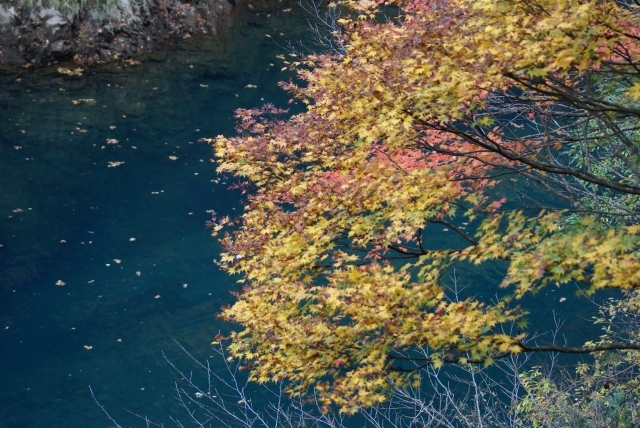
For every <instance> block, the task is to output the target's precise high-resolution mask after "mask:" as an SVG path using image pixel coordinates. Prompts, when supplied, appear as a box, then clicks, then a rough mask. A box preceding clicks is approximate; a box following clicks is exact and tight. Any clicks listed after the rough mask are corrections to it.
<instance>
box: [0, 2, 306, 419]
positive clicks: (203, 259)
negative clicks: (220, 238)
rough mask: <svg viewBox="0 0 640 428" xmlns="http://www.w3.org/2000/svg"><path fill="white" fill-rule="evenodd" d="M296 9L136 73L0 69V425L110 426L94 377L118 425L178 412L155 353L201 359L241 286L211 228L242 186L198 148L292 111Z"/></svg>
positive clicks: (240, 17)
mask: <svg viewBox="0 0 640 428" xmlns="http://www.w3.org/2000/svg"><path fill="white" fill-rule="evenodd" d="M290 3H291V4H287V3H286V2H281V3H279V4H278V7H275V8H274V9H272V10H270V11H268V12H269V13H270V16H269V17H267V16H266V13H263V14H256V13H255V12H254V13H251V14H249V13H247V11H246V9H245V8H243V7H239V8H237V10H236V12H235V14H234V15H233V16H232V17H231V21H230V23H229V24H228V25H227V26H226V27H225V28H221V30H220V32H221V35H220V36H218V37H216V38H214V39H198V40H194V39H190V40H186V41H183V42H180V43H178V44H173V45H169V46H166V47H164V48H162V50H161V51H158V52H156V53H155V54H154V55H153V57H152V58H150V60H149V61H147V62H144V63H143V64H142V65H137V66H126V67H125V66H110V67H105V68H101V69H95V70H88V71H87V72H85V73H84V75H83V76H82V77H69V76H64V75H61V74H60V73H58V72H57V71H56V70H55V69H52V70H45V71H25V72H22V73H20V75H19V76H16V75H4V76H0V124H1V126H0V245H2V247H0V334H1V335H2V336H1V338H0V343H1V345H0V347H1V350H2V351H1V352H0V379H1V381H0V384H1V385H2V387H1V388H0V403H1V404H0V426H2V427H88V426H92V427H94V426H108V425H109V421H108V420H106V418H105V417H104V415H103V414H102V413H101V412H100V410H99V409H98V407H97V406H96V404H95V403H94V402H93V400H92V399H91V396H90V394H89V389H88V385H91V387H92V388H93V390H94V392H95V393H96V396H97V397H98V398H99V400H100V401H101V403H102V404H103V405H105V406H106V408H107V409H108V410H109V411H110V413H111V414H112V415H113V416H114V417H116V419H118V421H119V423H120V424H122V425H123V426H129V425H138V424H139V423H140V422H139V421H137V420H136V419H135V418H133V417H132V416H131V415H130V414H129V413H127V412H126V411H125V410H124V409H125V408H126V409H128V410H131V411H134V412H139V413H143V414H148V415H151V416H154V417H157V419H159V420H161V421H162V420H163V418H164V420H165V421H166V420H167V419H166V416H167V415H168V414H169V413H171V412H173V411H172V410H171V409H174V410H175V404H174V402H175V400H174V399H173V393H172V390H171V389H172V385H173V381H174V380H175V373H172V372H171V370H170V369H169V368H168V366H167V364H166V362H165V361H164V359H163V357H162V354H161V352H162V351H165V352H166V353H167V355H168V356H175V357H176V358H179V357H180V355H181V351H179V349H178V347H177V345H176V343H175V342H174V340H179V342H180V343H181V344H182V345H184V346H185V347H187V348H189V349H191V350H194V353H196V354H198V356H200V357H203V358H207V357H208V356H209V353H210V350H209V349H208V348H209V347H208V344H209V343H210V342H211V340H212V339H213V337H214V336H215V335H216V333H217V332H218V331H219V330H220V329H222V330H223V331H224V330H225V329H227V328H228V327H227V326H225V325H222V324H221V323H220V322H219V321H218V320H216V318H215V314H216V313H217V312H218V310H219V308H220V307H221V305H223V304H225V303H229V302H231V295H230V293H229V290H230V289H233V288H234V284H233V282H232V279H230V278H229V277H227V276H226V275H225V274H223V273H221V272H220V271H218V270H217V268H216V266H215V264H214V263H213V262H212V260H213V259H214V258H215V257H217V255H218V253H219V250H220V249H219V246H218V243H217V241H216V240H215V239H213V238H212V237H211V236H210V234H209V231H208V230H207V229H206V228H205V225H204V223H205V221H206V220H209V219H210V218H211V215H210V214H209V213H207V210H215V211H216V212H217V213H218V214H219V215H233V214H234V213H236V212H238V210H239V209H240V203H239V202H238V201H239V200H240V194H239V192H235V191H230V190H228V186H229V185H230V184H231V181H230V180H228V179H227V178H226V177H223V176H219V175H217V174H216V172H215V165H214V164H213V163H211V162H210V159H211V156H212V151H211V148H210V147H209V146H207V145H205V144H202V143H198V142H197V141H198V139H199V138H202V137H209V136H216V135H218V134H223V133H224V134H231V133H233V132H234V130H233V118H232V116H233V111H234V109H236V108H238V107H240V106H243V107H249V106H259V105H261V104H262V103H264V102H267V101H268V102H273V103H277V104H280V105H285V103H286V101H287V100H288V98H287V97H286V94H284V93H283V92H282V91H281V90H280V89H279V88H278V86H277V82H278V81H279V80H282V79H288V78H289V75H288V74H287V73H286V72H281V71H280V70H281V68H282V67H283V64H282V61H281V60H279V59H277V58H275V57H276V55H280V54H282V53H283V52H284V50H283V48H282V47H281V45H283V44H284V42H285V41H287V40H294V41H295V40H298V38H300V37H304V36H305V31H306V26H307V24H306V20H304V19H302V17H301V15H300V14H299V13H297V9H296V7H295V3H294V2H290ZM286 7H293V8H294V10H293V11H292V12H282V11H281V9H283V8H286ZM269 33H271V34H269ZM281 33H282V34H281ZM265 34H269V35H271V37H266V36H265ZM270 64H273V65H270ZM247 85H255V86H257V88H247V87H246V86H247ZM74 100H76V104H74V102H73V101H74ZM78 100H94V101H88V102H87V101H78ZM115 140H117V142H116V141H115ZM172 156H175V160H172V158H170V157H172ZM109 162H116V163H119V162H124V163H122V164H111V165H115V166H111V167H110V164H109ZM59 281H61V282H59ZM56 283H58V284H62V283H64V285H56ZM85 347H91V348H90V349H87V348H85ZM173 413H179V411H176V412H173Z"/></svg>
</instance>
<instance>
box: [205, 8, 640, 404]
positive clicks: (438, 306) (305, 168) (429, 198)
mask: <svg viewBox="0 0 640 428" xmlns="http://www.w3.org/2000/svg"><path fill="white" fill-rule="evenodd" d="M352 6H353V7H354V8H355V9H356V10H359V11H361V13H362V15H360V16H359V17H357V18H355V19H347V18H345V19H343V20H342V22H341V24H342V25H343V26H344V28H345V35H344V39H343V43H344V46H345V49H346V55H344V56H337V55H335V54H334V55H330V54H325V55H316V56H311V57H309V58H306V59H304V60H303V61H302V63H301V64H299V65H300V70H299V75H300V77H301V78H303V79H304V80H305V81H306V82H307V85H306V86H305V87H304V88H300V87H297V86H295V85H294V84H291V83H290V84H285V85H284V86H285V88H286V89H288V90H290V91H292V93H293V94H294V95H295V96H297V97H298V98H300V99H301V100H303V101H304V102H305V103H307V110H306V112H304V113H302V114H298V115H296V116H294V117H292V118H290V119H288V120H287V121H274V120H268V119H267V117H273V116H274V115H276V114H278V113H282V111H280V110H277V109H275V108H273V107H271V106H266V107H264V108H263V109H261V110H239V111H238V118H239V121H240V125H239V126H240V129H241V131H242V134H241V135H240V136H239V137H235V138H226V137H222V136H220V137H217V138H216V139H215V140H209V141H210V142H212V143H213V144H214V146H215V152H216V156H217V157H218V158H219V160H220V164H219V171H221V172H230V173H232V174H234V175H236V176H238V177H242V178H243V179H245V180H248V181H249V182H251V183H252V184H253V185H254V192H253V194H251V196H250V197H249V202H248V204H247V206H246V208H245V213H244V214H243V215H242V219H241V226H240V228H239V229H238V230H237V231H235V232H234V233H233V234H232V235H226V236H225V237H224V238H223V244H224V245H225V248H226V252H225V254H223V256H222V259H221V262H222V263H225V264H226V265H227V266H228V270H229V272H230V273H232V274H240V275H242V279H241V282H242V283H244V288H243V290H242V291H241V292H240V293H238V301H237V302H236V303H235V304H234V305H232V306H230V307H227V308H225V309H224V310H223V312H222V317H223V318H224V319H226V320H229V321H233V322H236V323H239V324H241V325H242V326H243V327H244V330H242V331H240V332H237V333H233V335H232V338H231V339H232V342H231V344H230V347H229V349H230V351H231V353H232V355H233V356H235V357H241V358H244V359H246V360H247V361H248V364H249V365H250V367H251V368H252V372H251V376H252V378H253V379H254V380H257V381H260V382H265V381H269V380H279V379H288V380H289V381H291V383H290V385H291V386H290V388H291V390H292V391H296V392H305V391H308V390H309V389H310V388H314V389H315V391H316V392H317V393H318V395H319V397H320V398H321V400H323V402H324V403H325V404H327V405H330V404H336V405H338V406H339V407H340V409H341V410H342V411H344V412H347V413H353V412H355V411H357V409H358V408H359V407H361V406H370V405H373V404H375V403H378V402H381V401H383V400H384V399H385V396H386V395H385V394H386V389H387V387H388V385H389V383H388V381H389V379H392V380H393V381H395V382H396V383H402V382H419V377H418V375H417V372H415V371H411V370H409V371H404V370H402V369H403V368H404V367H402V366H401V365H397V364H396V365H394V361H396V360H394V358H396V359H397V358H401V357H402V355H401V354H402V353H403V352H404V353H405V355H407V354H406V352H408V351H410V350H412V349H425V348H429V349H431V350H434V351H442V353H438V352H434V353H432V354H431V357H429V358H425V359H424V360H422V361H420V360H419V359H417V360H414V362H415V363H416V364H417V365H419V364H434V365H436V366H438V365H441V364H443V362H447V361H456V362H461V363H465V362H470V361H473V362H478V361H482V362H485V363H487V364H488V363H490V362H491V361H492V359H493V358H496V357H497V356H500V355H504V354H506V353H518V352H520V351H521V350H522V348H521V347H520V343H521V340H522V339H523V338H524V334H521V335H517V336H510V335H508V334H505V333H504V332H503V330H502V329H501V328H500V326H501V325H503V324H504V323H508V322H514V321H517V320H518V319H520V318H521V317H522V315H523V314H524V312H523V311H522V310H520V309H519V308H517V307H511V306H510V303H511V299H510V298H505V299H504V300H503V301H500V302H498V303H496V304H493V305H488V304H484V303H480V302H478V301H475V300H473V299H472V298H468V299H466V300H450V299H448V298H447V296H446V294H445V292H444V290H443V287H442V284H441V275H442V273H443V270H444V269H446V268H447V266H450V264H451V263H452V262H454V261H459V260H467V261H471V262H473V263H476V264H479V263H483V262H487V261H490V260H494V259H500V260H504V261H506V262H507V263H508V264H509V267H508V272H507V276H506V277H505V278H504V279H499V280H498V281H497V283H496V285H498V284H501V285H502V286H503V287H514V290H515V296H516V297H520V296H522V295H524V294H525V293H529V292H531V291H535V290H536V289H538V288H539V287H543V286H545V285H547V284H562V283H566V282H569V281H581V282H584V283H586V284H587V285H588V287H590V289H591V290H595V289H598V288H603V287H618V288H632V287H638V286H640V254H639V253H638V248H640V227H639V226H638V225H627V226H624V227H620V228H617V229H614V228H610V227H607V226H606V225H604V224H603V223H602V222H599V221H597V220H595V219H594V217H589V216H586V217H584V219H583V221H582V223H581V224H580V225H578V226H576V227H573V228H565V229H563V230H561V231H560V230H559V228H560V227H561V221H560V220H561V216H562V213H561V212H548V211H547V212H545V211H543V212H540V213H539V214H538V215H533V216H525V215H524V214H523V213H522V212H519V211H512V212H506V210H505V209H502V210H501V207H503V208H504V207H505V206H506V205H504V204H505V202H508V201H505V200H503V199H496V198H493V197H491V196H490V195H491V194H493V193H492V192H491V191H490V189H493V187H494V186H495V185H496V183H498V181H499V180H498V179H496V178H492V173H493V172H495V171H497V170H498V169H499V168H505V167H511V168H517V167H518V166H519V165H521V166H522V167H523V171H530V170H541V171H543V173H544V172H545V171H546V169H545V168H548V167H547V164H546V163H544V162H543V161H542V160H540V157H538V156H537V155H536V151H540V150H541V149H543V148H545V149H546V148H547V147H548V144H549V138H551V137H550V135H551V134H545V135H544V136H543V137H540V138H536V137H535V135H534V136H530V137H526V138H513V137H510V135H512V134H510V132H512V130H513V128H511V130H510V129H509V127H508V126H504V125H501V124H497V125H496V123H494V122H495V121H496V116H495V115H493V116H492V115H489V114H485V112H486V111H487V106H488V105H489V101H488V99H489V98H490V97H492V96H494V97H495V96H499V95H500V94H501V93H504V91H507V90H508V89H509V88H516V89H517V90H518V91H520V93H521V94H522V95H521V98H522V103H524V104H527V103H531V104H536V103H538V105H539V106H542V107H541V108H542V109H544V108H547V107H548V108H552V106H551V104H552V103H553V102H556V103H561V102H568V103H571V102H573V101H572V99H569V98H568V97H569V96H568V95H567V96H566V97H565V98H566V99H562V97H561V94H562V92H561V90H563V88H565V89H566V93H567V94H574V93H578V94H579V93H580V91H581V89H580V88H581V87H582V86H581V84H582V83H581V82H582V80H581V79H582V77H583V76H584V75H585V74H586V73H590V72H594V71H597V70H600V69H602V68H603V67H605V66H606V65H610V64H614V65H617V64H622V65H624V64H635V63H636V60H637V59H638V53H639V52H640V51H638V45H639V42H638V40H639V37H638V32H637V28H638V25H637V24H638V18H637V15H636V11H635V9H629V8H624V7H621V6H618V5H617V4H616V3H615V2H614V1H601V0H580V1H578V0H536V1H532V0H437V1H428V2H427V1H421V0H415V1H411V2H403V4H402V15H401V19H400V20H399V21H394V22H388V23H377V22H376V21H375V20H373V19H371V16H372V14H373V8H375V2H372V1H361V2H355V3H352ZM621 46H622V47H624V52H622V53H621V49H620V47H621ZM625 55H626V56H625ZM622 65H621V66H622ZM637 85H638V83H636V82H635V81H633V79H630V83H629V84H628V94H629V96H630V97H632V98H633V97H636V93H637V92H638V91H637ZM549 93H551V95H549ZM559 94H560V95H559ZM585 97H586V95H585ZM587 101H588V100H587ZM587 101H584V100H582V99H578V101H575V103H583V102H587ZM494 104H495V103H494ZM545 106H547V107H545ZM507 113H508V114H511V113H512V112H511V111H509V112H507ZM526 119H527V118H526V117H525V120H526ZM529 119H530V120H531V121H533V122H535V121H536V120H537V118H535V117H531V118H529ZM461 123H462V124H463V125H459V124H461ZM464 124H466V125H464ZM514 126H516V127H517V126H518V124H517V123H515V122H514ZM461 130H462V131H461ZM458 131H459V132H458ZM556 145H557V146H558V147H556V148H561V147H562V141H560V144H556ZM554 147H555V146H554ZM558 168H560V167H558ZM549 172H551V173H555V174H563V173H566V174H569V175H571V176H572V177H575V178H576V179H580V180H586V181H589V180H599V181H597V182H598V183H599V184H602V183H604V185H608V186H609V187H611V188H616V189H618V190H620V189H623V190H624V189H627V188H629V189H630V190H629V191H630V192H636V191H638V192H640V190H638V189H635V188H632V187H633V186H629V185H628V184H625V183H626V182H625V181H624V180H620V181H617V182H612V181H611V180H609V181H607V179H605V178H603V177H596V176H594V175H593V174H591V173H590V172H589V171H581V170H575V169H571V170H569V169H567V170H566V171H565V170H562V169H561V168H560V169H554V170H552V171H549ZM590 174H591V175H590ZM615 186H617V187H615ZM625 186H627V187H625ZM461 207H464V208H462V209H461ZM482 216H484V217H485V219H484V221H482V223H480V219H481V217H482ZM462 221H464V222H465V224H467V223H472V225H475V226H474V227H475V236H471V235H470V234H468V233H467V232H465V229H464V228H463V227H460V224H461V222H462ZM433 223H440V224H444V225H448V226H449V227H450V228H451V229H452V230H453V231H455V232H456V233H458V234H459V236H460V237H462V238H463V239H464V242H466V244H467V245H463V246H460V247H453V248H447V249H445V250H442V249H435V248H438V245H437V243H436V242H434V241H433V239H434V238H433V237H429V235H428V234H427V233H425V231H424V230H425V228H427V227H428V226H429V225H430V224H433ZM216 232H217V230H216ZM407 358H409V357H407ZM412 367H415V366H412ZM410 368H411V367H410Z"/></svg>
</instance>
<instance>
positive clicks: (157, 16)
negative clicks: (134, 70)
mask: <svg viewBox="0 0 640 428" xmlns="http://www.w3.org/2000/svg"><path fill="white" fill-rule="evenodd" d="M231 1H233V0H231ZM232 8H233V6H232V5H231V3H230V2H229V1H228V0H200V1H196V2H194V3H187V2H184V3H183V2H179V1H167V0H141V2H140V3H132V2H130V1H128V0H124V1H123V0H121V1H119V2H118V4H117V6H112V7H110V8H108V9H107V8H104V7H103V8H98V9H96V8H90V7H85V8H83V9H81V10H79V11H77V12H76V13H73V14H72V13H66V14H65V13H61V12H59V11H56V10H54V9H52V8H42V7H41V6H36V7H34V8H29V7H22V8H16V7H14V6H13V3H0V69H2V70H3V71H5V72H15V71H16V70H17V69H21V68H30V67H42V66H58V67H63V68H67V69H73V68H75V67H78V66H91V65H99V64H107V63H112V62H128V63H129V64H135V63H136V62H137V61H138V60H140V59H142V58H144V57H145V56H146V55H149V54H150V53H151V52H152V51H153V49H154V48H155V47H157V46H159V45H162V44H163V43H164V42H165V41H166V40H167V39H170V38H174V39H181V38H188V37H191V36H194V35H203V34H209V35H215V34H217V29H218V22H219V20H220V19H222V18H223V17H225V16H227V15H228V14H229V13H230V12H231V10H232Z"/></svg>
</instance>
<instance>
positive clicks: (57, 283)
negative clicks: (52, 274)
mask: <svg viewBox="0 0 640 428" xmlns="http://www.w3.org/2000/svg"><path fill="white" fill-rule="evenodd" d="M56 285H57V286H58V287H64V286H65V283H64V282H62V280H61V279H59V280H58V281H57V282H56Z"/></svg>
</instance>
